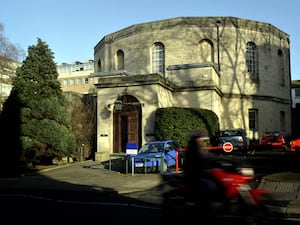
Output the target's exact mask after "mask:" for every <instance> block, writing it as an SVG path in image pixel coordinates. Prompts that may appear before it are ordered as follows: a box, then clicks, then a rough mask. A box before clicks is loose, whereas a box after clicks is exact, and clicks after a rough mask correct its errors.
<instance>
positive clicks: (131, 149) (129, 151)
mask: <svg viewBox="0 0 300 225" xmlns="http://www.w3.org/2000/svg"><path fill="white" fill-rule="evenodd" d="M137 153H138V149H137V144H136V143H127V144H126V155H127V156H132V157H131V175H134V156H135V155H137ZM126 164H127V163H126Z"/></svg>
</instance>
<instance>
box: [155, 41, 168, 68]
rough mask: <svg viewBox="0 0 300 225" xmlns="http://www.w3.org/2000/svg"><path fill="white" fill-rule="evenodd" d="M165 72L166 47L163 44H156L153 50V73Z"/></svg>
mask: <svg viewBox="0 0 300 225" xmlns="http://www.w3.org/2000/svg"><path fill="white" fill-rule="evenodd" d="M164 71H165V47H164V46H163V44H162V43H155V44H154V46H153V48H152V72H153V73H164Z"/></svg>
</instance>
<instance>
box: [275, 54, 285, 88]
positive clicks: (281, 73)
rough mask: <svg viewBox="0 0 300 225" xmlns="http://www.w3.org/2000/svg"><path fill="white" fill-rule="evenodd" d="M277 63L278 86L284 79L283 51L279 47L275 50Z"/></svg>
mask: <svg viewBox="0 0 300 225" xmlns="http://www.w3.org/2000/svg"><path fill="white" fill-rule="evenodd" d="M277 56H278V58H277V65H278V74H279V84H280V86H284V85H285V80H284V60H283V53H282V51H281V49H278V52H277Z"/></svg>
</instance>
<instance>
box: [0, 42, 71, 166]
mask: <svg viewBox="0 0 300 225" xmlns="http://www.w3.org/2000/svg"><path fill="white" fill-rule="evenodd" d="M53 58H54V57H53V53H52V51H51V50H50V49H49V48H48V45H47V44H46V43H45V42H43V41H42V40H41V39H40V38H38V41H37V45H33V46H30V47H29V48H28V56H27V57H26V59H25V60H24V61H23V64H22V66H21V67H20V68H18V69H17V72H16V77H15V79H14V80H13V89H12V91H11V94H10V96H9V98H8V100H7V101H6V102H5V104H4V107H3V113H2V117H1V121H0V122H1V130H2V131H5V132H4V133H3V132H2V135H3V136H2V139H3V141H4V142H5V146H6V150H5V151H9V153H7V154H6V155H7V156H8V158H9V160H10V161H9V162H10V163H12V165H13V164H14V163H15V164H16V165H20V163H21V162H25V164H26V165H27V166H28V165H30V164H34V163H36V162H39V161H41V160H47V161H48V162H51V160H52V159H54V158H57V159H61V158H62V157H63V156H71V155H72V154H73V153H74V151H75V150H76V149H75V148H76V143H75V138H74V136H73V135H72V133H71V131H70V130H71V123H70V118H69V114H68V112H67V110H66V108H65V98H64V96H63V93H62V91H61V88H60V83H59V81H58V80H57V77H58V72H57V70H56V64H55V63H54V61H53ZM8 130H9V132H7V131H8Z"/></svg>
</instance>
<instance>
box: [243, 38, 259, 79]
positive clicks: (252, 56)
mask: <svg viewBox="0 0 300 225" xmlns="http://www.w3.org/2000/svg"><path fill="white" fill-rule="evenodd" d="M246 66H247V72H248V73H250V74H251V78H252V79H253V80H257V78H258V71H257V50H256V45H255V43H254V42H248V43H247V46H246Z"/></svg>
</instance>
